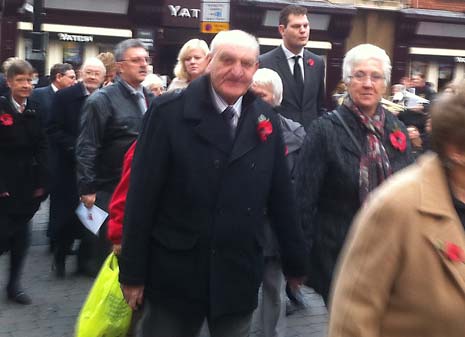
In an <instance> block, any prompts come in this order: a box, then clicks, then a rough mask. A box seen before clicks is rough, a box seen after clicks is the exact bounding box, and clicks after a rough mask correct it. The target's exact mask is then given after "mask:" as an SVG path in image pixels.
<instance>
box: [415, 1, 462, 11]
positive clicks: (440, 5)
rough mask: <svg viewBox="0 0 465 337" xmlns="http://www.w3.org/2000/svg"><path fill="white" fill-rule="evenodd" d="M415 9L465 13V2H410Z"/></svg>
mask: <svg viewBox="0 0 465 337" xmlns="http://www.w3.org/2000/svg"><path fill="white" fill-rule="evenodd" d="M410 6H411V7H413V8H424V9H440V10H445V11H453V12H465V0H410Z"/></svg>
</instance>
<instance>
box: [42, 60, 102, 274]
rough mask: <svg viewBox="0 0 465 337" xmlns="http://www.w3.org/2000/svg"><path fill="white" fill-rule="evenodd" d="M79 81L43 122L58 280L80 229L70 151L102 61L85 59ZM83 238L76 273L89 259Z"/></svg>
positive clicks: (57, 100) (97, 84) (55, 101)
mask: <svg viewBox="0 0 465 337" xmlns="http://www.w3.org/2000/svg"><path fill="white" fill-rule="evenodd" d="M81 78H82V81H81V82H79V83H77V84H75V85H73V86H71V87H68V88H64V89H62V90H59V91H58V92H57V93H56V94H55V97H54V99H53V102H52V107H51V113H50V118H49V119H48V122H47V134H48V136H49V140H50V149H51V160H50V162H51V165H50V168H51V172H52V177H53V179H52V181H53V184H52V186H51V193H50V238H51V239H52V240H55V241H56V242H55V250H54V262H55V267H56V270H55V271H56V276H58V277H63V276H64V275H65V258H66V253H67V251H68V250H69V248H70V246H71V244H72V243H73V241H74V239H75V238H76V237H77V236H80V228H81V225H80V223H79V220H78V219H77V217H76V215H75V213H74V210H75V209H76V207H77V205H78V203H79V196H78V192H77V186H76V160H75V157H74V149H75V143H76V139H77V136H78V134H79V120H80V116H81V109H82V106H83V105H84V102H85V101H86V100H87V98H88V97H89V96H90V95H91V94H92V93H94V92H95V91H97V89H98V88H99V87H100V86H101V85H102V83H103V80H104V78H105V66H104V65H103V63H102V61H100V60H99V59H97V58H95V57H91V58H88V59H86V61H85V62H84V64H83V65H82V68H81ZM84 233H85V234H87V233H86V232H84ZM86 238H87V237H86ZM86 238H83V241H82V243H81V247H80V248H79V252H78V269H79V271H81V272H86V268H87V267H86V264H87V260H88V259H89V257H88V255H86V254H89V248H88V241H89V240H88V239H87V240H86ZM86 244H87V246H86Z"/></svg>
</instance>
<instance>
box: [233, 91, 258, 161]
mask: <svg viewBox="0 0 465 337" xmlns="http://www.w3.org/2000/svg"><path fill="white" fill-rule="evenodd" d="M253 100H255V97H254V96H253V95H252V94H251V93H248V94H246V96H244V101H243V108H242V113H241V118H240V119H241V120H240V122H239V125H238V130H237V134H236V139H235V141H234V145H233V149H232V152H231V157H230V158H229V163H231V162H233V161H235V160H237V159H239V158H240V157H242V156H243V155H245V154H246V153H247V152H249V151H251V150H252V149H253V148H255V147H256V146H257V145H258V144H259V137H258V134H257V123H258V116H259V115H260V112H259V111H256V110H255V109H253V106H254V104H253V103H252V101H253Z"/></svg>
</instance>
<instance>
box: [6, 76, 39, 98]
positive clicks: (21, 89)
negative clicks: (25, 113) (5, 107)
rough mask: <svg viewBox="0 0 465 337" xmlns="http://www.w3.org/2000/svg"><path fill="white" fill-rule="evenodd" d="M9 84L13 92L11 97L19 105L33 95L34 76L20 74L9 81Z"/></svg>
mask: <svg viewBox="0 0 465 337" xmlns="http://www.w3.org/2000/svg"><path fill="white" fill-rule="evenodd" d="M7 84H8V86H9V87H10V90H11V96H12V97H13V98H14V100H15V101H16V102H18V103H22V102H23V101H24V100H25V99H26V98H28V97H29V96H30V95H31V92H32V89H33V86H32V74H20V75H16V76H13V77H12V78H9V79H7Z"/></svg>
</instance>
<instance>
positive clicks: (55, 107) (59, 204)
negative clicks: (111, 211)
mask: <svg viewBox="0 0 465 337" xmlns="http://www.w3.org/2000/svg"><path fill="white" fill-rule="evenodd" d="M86 98H87V96H86V94H85V90H84V85H83V84H82V83H81V82H80V83H77V84H75V85H73V86H71V87H68V88H64V89H61V90H59V91H58V92H57V93H56V94H55V96H54V100H53V102H52V108H51V113H50V118H49V119H48V122H47V134H48V136H49V141H50V151H51V159H50V170H51V174H52V179H51V182H52V184H51V196H50V197H51V203H50V228H51V233H50V235H51V237H53V235H54V234H55V233H54V230H55V229H56V228H59V227H60V226H63V225H68V224H69V223H71V222H72V221H71V219H74V210H75V209H76V206H77V204H78V202H79V196H78V193H77V186H76V168H75V167H76V162H75V159H74V146H75V143H76V138H77V136H78V131H79V119H80V115H81V108H82V105H83V104H84V101H85V100H86Z"/></svg>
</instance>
